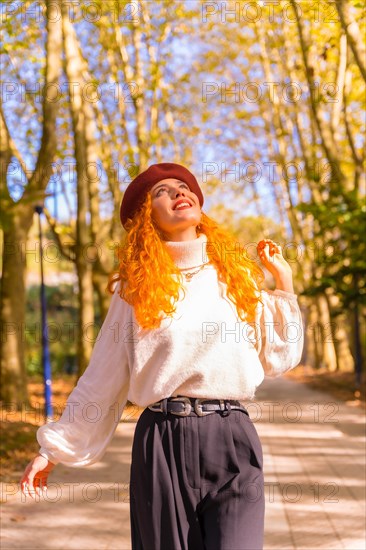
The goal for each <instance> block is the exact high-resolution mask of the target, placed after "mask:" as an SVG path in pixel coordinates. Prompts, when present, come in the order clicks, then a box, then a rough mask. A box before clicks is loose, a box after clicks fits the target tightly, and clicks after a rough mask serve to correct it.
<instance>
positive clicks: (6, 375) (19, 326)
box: [0, 209, 32, 409]
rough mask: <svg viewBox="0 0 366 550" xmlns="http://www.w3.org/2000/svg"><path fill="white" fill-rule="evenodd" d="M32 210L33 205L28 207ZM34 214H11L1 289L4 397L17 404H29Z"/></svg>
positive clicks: (1, 352)
mask: <svg viewBox="0 0 366 550" xmlns="http://www.w3.org/2000/svg"><path fill="white" fill-rule="evenodd" d="M27 210H29V209H27ZM31 220H32V217H30V219H29V212H28V219H27V218H23V217H18V216H14V217H13V216H11V217H9V219H8V220H7V221H8V224H7V227H6V229H5V230H4V234H3V239H4V254H3V273H2V279H1V290H0V317H1V320H2V324H3V325H2V327H3V328H2V335H1V346H0V361H1V394H0V395H1V400H2V401H3V402H4V404H5V406H7V405H8V404H11V405H12V406H13V405H15V406H16V408H18V409H19V408H21V406H22V405H27V404H28V396H27V384H26V381H27V380H26V368H25V333H26V330H27V327H26V326H25V271H26V262H25V257H26V254H25V244H26V242H27V234H28V231H29V227H30V225H31ZM30 328H31V327H30Z"/></svg>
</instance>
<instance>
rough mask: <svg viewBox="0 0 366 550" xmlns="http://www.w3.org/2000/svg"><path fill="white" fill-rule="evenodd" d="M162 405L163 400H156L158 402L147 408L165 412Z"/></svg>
mask: <svg viewBox="0 0 366 550" xmlns="http://www.w3.org/2000/svg"><path fill="white" fill-rule="evenodd" d="M161 405H162V403H161V401H156V403H152V404H151V405H148V406H147V408H148V409H150V411H153V412H163V409H162V407H161Z"/></svg>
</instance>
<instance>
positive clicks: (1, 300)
mask: <svg viewBox="0 0 366 550" xmlns="http://www.w3.org/2000/svg"><path fill="white" fill-rule="evenodd" d="M46 8H47V12H46V20H47V39H46V70H45V88H46V89H47V93H46V94H45V95H44V97H43V104H42V139H41V146H40V149H39V152H38V157H37V161H36V167H35V170H34V172H33V174H32V176H31V177H30V178H29V179H28V180H27V184H26V186H25V189H24V193H23V196H22V197H21V199H20V200H18V201H17V202H16V203H15V202H14V201H13V200H12V198H11V197H10V195H9V193H8V191H7V189H6V182H5V179H6V173H7V167H8V163H9V162H10V159H11V157H15V158H17V159H18V160H19V163H20V165H21V166H24V164H25V163H24V162H23V160H22V159H21V158H20V154H19V152H18V151H17V150H16V147H15V145H14V142H13V140H12V138H11V136H10V133H9V130H8V127H7V125H6V121H5V115H4V114H3V112H1V114H2V117H1V118H2V119H3V121H2V122H3V124H2V128H3V131H2V138H4V140H5V141H4V140H3V139H2V142H3V144H5V145H2V148H3V147H4V149H5V151H4V152H5V155H3V158H2V165H1V179H2V182H1V199H2V212H1V218H2V226H3V228H4V234H3V239H4V242H3V246H4V261H3V272H2V283H1V289H0V313H1V318H2V322H3V326H4V328H5V331H7V334H6V332H5V334H3V335H2V338H1V340H0V367H1V378H2V384H1V399H3V400H4V401H6V402H11V403H13V404H16V406H17V407H19V408H20V407H21V406H22V404H23V403H24V402H27V389H26V369H25V356H24V349H25V348H24V345H25V343H24V340H25V338H24V330H25V302H26V296H25V270H26V259H25V247H26V242H27V236H28V233H29V230H30V227H31V225H32V221H33V213H34V207H35V205H37V204H43V201H44V193H45V189H46V187H47V184H48V181H49V170H48V169H46V168H47V167H49V166H50V164H51V163H52V161H53V159H54V156H55V152H56V132H55V128H56V116H57V112H58V101H55V97H54V95H55V94H57V86H58V82H59V78H60V74H61V49H62V34H61V21H60V18H59V17H58V16H57V15H58V14H59V13H60V10H59V8H60V1H59V0H47V2H46ZM2 152H3V151H2Z"/></svg>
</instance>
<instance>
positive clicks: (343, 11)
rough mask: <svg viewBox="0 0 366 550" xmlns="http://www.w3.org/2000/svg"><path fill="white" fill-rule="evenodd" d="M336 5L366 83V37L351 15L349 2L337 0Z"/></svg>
mask: <svg viewBox="0 0 366 550" xmlns="http://www.w3.org/2000/svg"><path fill="white" fill-rule="evenodd" d="M335 4H336V6H337V10H338V14H339V17H340V20H341V24H342V27H343V30H344V32H345V33H346V36H347V39H348V42H349V45H350V47H351V50H352V53H353V55H354V57H355V61H356V63H357V65H358V68H359V69H360V71H361V74H362V76H363V78H364V80H365V81H366V62H365V60H366V48H365V43H364V40H363V39H364V37H363V36H362V34H361V32H360V29H359V26H358V24H357V21H355V19H354V16H353V14H352V13H351V6H350V4H349V2H348V1H346V0H336V2H335Z"/></svg>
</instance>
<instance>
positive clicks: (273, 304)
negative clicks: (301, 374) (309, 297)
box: [37, 234, 303, 467]
mask: <svg viewBox="0 0 366 550" xmlns="http://www.w3.org/2000/svg"><path fill="white" fill-rule="evenodd" d="M206 244H207V237H206V236H205V235H204V234H201V235H200V236H199V238H198V239H196V240H194V241H188V242H187V241H186V242H166V246H167V247H168V250H169V251H170V253H171V255H172V257H173V259H174V260H175V263H176V264H177V266H178V267H179V268H181V269H187V268H191V269H190V271H196V270H197V269H198V268H199V266H201V265H202V264H203V263H206V262H207V261H208V258H207V255H206ZM152 292H153V289H152ZM185 292H186V295H185V297H184V299H183V300H180V301H179V302H178V303H177V310H176V313H175V314H174V316H173V317H172V318H166V319H164V320H163V321H162V323H161V326H160V327H159V328H158V329H154V330H145V329H142V328H141V327H140V326H139V325H138V323H137V321H136V317H135V315H134V311H133V308H132V307H131V306H130V305H129V304H127V302H125V301H124V300H122V299H121V298H120V296H119V295H118V292H117V291H116V290H115V293H114V295H113V296H112V300H111V304H110V307H109V310H108V314H107V316H106V319H105V321H104V323H103V325H102V328H101V330H100V333H99V335H98V338H97V341H96V343H95V346H94V349H93V353H92V357H91V360H90V364H89V366H88V368H87V369H86V371H85V373H84V374H83V375H82V376H81V377H80V379H79V381H78V383H77V386H76V387H75V389H74V390H73V391H72V393H71V394H70V396H69V399H68V402H67V405H66V408H65V411H64V412H63V414H62V416H61V418H60V420H58V421H57V422H52V423H49V424H46V425H44V426H41V427H40V428H39V429H38V432H37V439H38V442H39V444H40V445H41V449H40V453H41V454H42V455H43V456H45V457H47V458H48V459H49V460H50V461H52V462H54V463H58V462H61V463H63V464H67V465H68V466H74V467H79V466H86V465H89V464H92V463H94V462H97V461H98V460H100V458H101V457H102V456H103V454H104V451H105V449H106V447H107V445H108V443H109V441H110V439H111V438H112V436H113V434H114V431H115V429H116V427H117V424H118V422H119V420H120V416H121V414H122V411H123V408H124V406H125V404H126V402H127V399H128V400H130V401H131V402H133V403H136V404H137V405H139V406H142V407H146V406H147V405H149V404H151V403H153V402H155V401H158V400H159V399H162V398H164V397H169V396H173V395H187V396H191V397H210V398H220V399H224V398H226V399H237V400H240V401H245V400H249V399H252V398H253V397H254V394H255V390H256V388H257V387H258V385H259V384H260V383H261V382H262V380H263V378H264V375H265V374H267V375H269V376H278V375H280V374H282V373H284V372H285V371H287V370H289V369H291V368H293V367H295V366H296V365H297V364H298V363H299V361H300V358H301V352H302V347H303V328H302V320H301V314H300V310H299V306H298V303H297V297H296V295H295V294H291V293H288V292H284V291H280V290H275V291H273V292H270V291H262V292H261V302H262V303H261V304H260V305H259V306H258V314H257V326H258V327H260V329H261V338H260V339H259V340H258V339H257V340H255V337H254V335H255V333H254V327H253V326H250V325H248V324H246V323H244V322H242V321H241V320H240V319H239V318H238V316H237V312H236V308H235V306H234V304H233V303H232V302H231V301H230V300H229V299H228V298H227V297H226V296H225V285H224V283H222V282H220V281H218V277H217V272H216V269H215V268H214V266H213V265H211V264H208V263H207V265H205V266H204V268H203V269H202V270H201V271H199V272H198V273H197V274H196V275H194V276H193V277H192V279H191V280H190V281H189V282H187V283H185Z"/></svg>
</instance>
